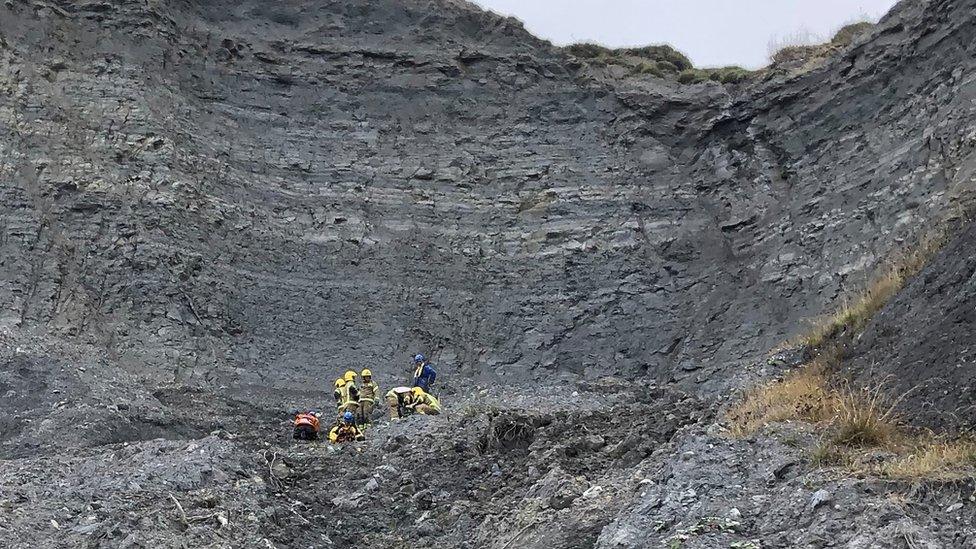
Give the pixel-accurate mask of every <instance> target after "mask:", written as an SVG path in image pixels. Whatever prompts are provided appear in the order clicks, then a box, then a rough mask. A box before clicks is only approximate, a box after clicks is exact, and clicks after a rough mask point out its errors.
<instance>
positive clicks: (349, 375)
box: [343, 370, 356, 383]
mask: <svg viewBox="0 0 976 549" xmlns="http://www.w3.org/2000/svg"><path fill="white" fill-rule="evenodd" d="M343 377H344V378H345V379H346V383H351V382H353V381H356V372H354V371H352V370H348V371H346V375H344V376H343Z"/></svg>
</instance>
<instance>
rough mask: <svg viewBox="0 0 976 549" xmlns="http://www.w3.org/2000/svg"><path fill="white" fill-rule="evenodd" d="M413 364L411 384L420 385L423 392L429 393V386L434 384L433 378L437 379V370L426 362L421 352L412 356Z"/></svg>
mask: <svg viewBox="0 0 976 549" xmlns="http://www.w3.org/2000/svg"><path fill="white" fill-rule="evenodd" d="M413 366H414V370H413V386H414V387H420V388H421V389H423V390H424V392H425V393H429V392H430V389H431V387H433V386H434V380H435V379H437V371H436V370H434V367H433V366H431V364H430V363H429V362H427V357H425V356H424V355H423V354H418V355H417V356H415V357H413Z"/></svg>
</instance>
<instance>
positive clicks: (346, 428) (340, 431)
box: [329, 423, 366, 443]
mask: <svg viewBox="0 0 976 549" xmlns="http://www.w3.org/2000/svg"><path fill="white" fill-rule="evenodd" d="M329 440H330V441H331V442H335V443H342V442H352V441H354V440H356V441H361V440H366V435H364V434H363V431H362V429H360V428H359V427H356V426H355V425H352V424H351V423H344V424H342V425H336V426H335V427H333V428H332V430H331V431H329Z"/></svg>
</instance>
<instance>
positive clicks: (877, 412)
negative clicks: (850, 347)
mask: <svg viewBox="0 0 976 549" xmlns="http://www.w3.org/2000/svg"><path fill="white" fill-rule="evenodd" d="M829 379H830V378H829V375H828V373H827V371H826V369H825V368H824V365H823V364H822V363H819V364H818V363H812V364H810V365H807V366H804V367H802V368H800V369H798V370H796V371H794V372H792V373H790V374H789V375H787V376H786V378H784V379H783V380H782V381H779V382H776V383H771V384H769V385H766V386H763V387H760V388H757V389H755V390H753V391H751V392H750V393H749V394H748V395H746V397H745V398H744V399H743V401H742V402H741V403H740V404H738V405H737V406H735V407H734V408H732V410H730V411H729V412H728V415H727V416H726V419H727V420H728V422H729V425H730V431H731V433H732V435H733V436H736V437H743V436H748V435H751V434H753V433H755V432H757V431H759V430H761V429H762V428H764V427H765V426H767V425H769V424H772V423H779V422H789V421H798V422H804V423H810V424H815V425H818V426H820V427H822V428H823V432H824V434H823V438H822V440H821V443H820V444H819V445H818V446H817V448H815V449H814V450H813V452H812V454H811V456H810V457H811V461H812V462H813V464H814V465H815V466H817V467H839V468H842V469H846V470H848V471H850V472H851V473H854V474H873V475H878V476H882V477H886V478H891V479H896V480H938V481H952V480H959V479H967V478H976V440H974V439H970V438H966V439H959V440H948V439H946V438H942V437H936V436H934V435H932V434H931V433H915V432H912V431H910V430H908V429H906V428H905V427H903V426H902V424H901V423H900V422H899V421H898V418H897V417H896V414H895V411H894V410H895V405H896V401H893V400H891V399H889V398H888V397H887V396H886V395H885V392H884V390H883V388H882V387H880V386H879V387H874V388H855V387H851V386H849V385H847V386H844V387H841V388H836V387H831V386H830V384H829ZM866 449H874V450H880V451H882V452H884V453H888V454H891V455H892V457H890V458H888V459H886V460H884V461H882V462H881V464H880V465H879V464H877V463H875V462H874V461H872V460H871V459H864V458H865V457H870V454H866V453H865V450H866Z"/></svg>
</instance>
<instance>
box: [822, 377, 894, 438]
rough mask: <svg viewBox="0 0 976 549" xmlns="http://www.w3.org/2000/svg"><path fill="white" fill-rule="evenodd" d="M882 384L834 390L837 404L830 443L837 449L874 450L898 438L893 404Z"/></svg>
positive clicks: (848, 386)
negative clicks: (838, 446)
mask: <svg viewBox="0 0 976 549" xmlns="http://www.w3.org/2000/svg"><path fill="white" fill-rule="evenodd" d="M882 389H883V388H882V385H878V386H876V387H873V388H871V387H852V386H850V385H847V386H846V387H844V388H843V389H841V390H837V391H834V394H835V397H836V398H835V399H834V402H835V403H836V404H837V409H836V415H835V417H834V420H833V427H834V434H833V438H832V442H833V443H834V444H836V445H840V446H849V447H858V448H865V447H868V448H875V447H882V446H888V445H892V444H894V443H895V442H896V441H897V440H898V437H899V429H898V422H897V419H896V418H895V404H896V403H892V402H890V401H889V399H888V398H887V396H886V395H885V393H884V391H883V390H882Z"/></svg>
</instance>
